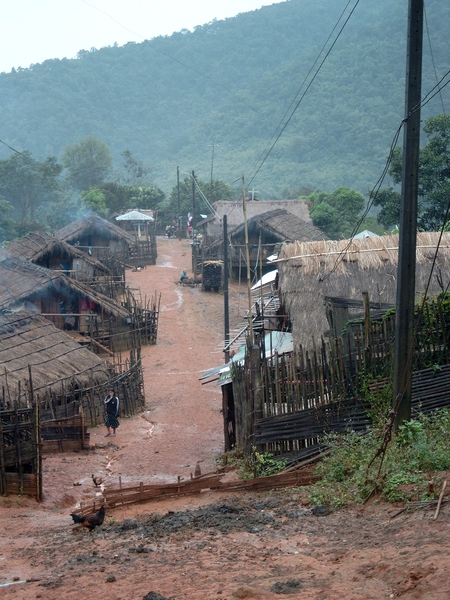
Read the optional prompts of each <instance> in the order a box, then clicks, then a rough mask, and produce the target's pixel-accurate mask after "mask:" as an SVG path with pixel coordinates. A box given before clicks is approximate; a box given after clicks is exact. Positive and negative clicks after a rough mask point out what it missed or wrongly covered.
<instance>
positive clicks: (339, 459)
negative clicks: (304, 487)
mask: <svg viewBox="0 0 450 600" xmlns="http://www.w3.org/2000/svg"><path fill="white" fill-rule="evenodd" d="M383 435H384V429H383V428H381V427H380V428H373V429H370V430H368V431H367V433H366V434H365V435H360V434H357V433H354V432H353V433H349V434H346V435H335V434H332V435H329V436H326V437H325V439H324V440H323V442H324V443H325V444H326V446H327V447H328V448H329V449H330V450H331V453H330V454H329V455H328V456H325V457H324V458H323V461H322V462H321V464H320V465H319V466H318V468H317V469H316V474H317V475H318V476H319V477H320V478H321V480H320V481H319V482H318V483H316V484H315V485H313V486H311V487H310V493H309V499H310V501H311V502H314V503H315V504H327V505H328V506H332V507H340V506H345V505H347V504H351V503H354V502H363V501H364V500H365V499H366V498H367V496H368V495H369V494H370V493H371V492H372V491H373V490H376V491H377V492H378V493H380V494H381V496H382V498H384V499H385V500H387V501H389V502H399V501H406V500H431V499H434V497H435V496H434V494H433V493H431V492H430V488H431V489H432V488H434V489H438V488H439V486H440V482H441V479H442V477H441V475H440V474H439V471H445V470H447V469H450V411H449V410H448V409H443V410H439V411H436V412H435V413H433V414H432V415H428V416H426V415H421V416H420V418H419V419H417V420H412V421H408V422H407V423H404V424H403V425H402V426H401V427H400V428H399V432H398V433H397V435H396V436H395V437H393V439H392V440H391V442H390V443H389V445H388V447H387V451H386V455H385V457H384V461H383V464H382V466H381V469H380V461H381V459H380V457H378V458H376V459H375V460H374V461H373V462H372V464H370V463H371V461H372V459H373V457H374V456H376V453H377V450H378V449H379V448H380V446H381V443H382V439H383ZM369 465H370V466H369ZM430 481H432V482H433V486H430V483H429V482H430Z"/></svg>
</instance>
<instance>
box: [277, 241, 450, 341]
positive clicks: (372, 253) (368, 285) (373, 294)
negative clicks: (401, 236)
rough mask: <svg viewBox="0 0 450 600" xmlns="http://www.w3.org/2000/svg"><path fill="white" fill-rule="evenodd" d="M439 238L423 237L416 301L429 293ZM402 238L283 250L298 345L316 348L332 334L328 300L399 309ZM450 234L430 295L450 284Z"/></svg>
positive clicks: (283, 287) (284, 288)
mask: <svg viewBox="0 0 450 600" xmlns="http://www.w3.org/2000/svg"><path fill="white" fill-rule="evenodd" d="M439 237H440V234H439V233H418V234H417V268H416V300H418V299H419V298H420V296H421V295H422V294H423V292H424V291H425V289H426V286H427V282H428V279H429V276H430V272H431V268H432V265H433V260H434V256H435V253H436V247H437V244H438V241H439ZM398 241H399V240H398V235H386V236H380V237H370V238H365V239H358V240H356V239H354V240H352V241H350V240H340V241H336V240H327V241H317V242H294V243H293V244H289V245H286V246H284V247H283V248H282V250H281V253H280V256H279V261H278V269H279V291H280V297H281V301H282V303H283V305H284V307H285V309H286V311H287V313H288V314H289V316H290V318H291V321H292V326H293V330H292V332H293V336H294V343H295V346H296V347H298V346H299V345H300V344H302V345H303V346H306V347H310V346H311V340H312V338H315V339H317V338H319V336H320V335H321V334H322V333H323V332H324V331H326V330H327V329H328V325H327V320H326V316H325V310H324V306H323V305H324V297H325V296H333V297H341V298H349V299H355V300H356V299H357V300H360V299H361V294H362V292H364V291H367V292H369V297H370V300H371V301H373V302H383V303H391V304H395V299H396V287H397V265H398ZM449 271H450V233H445V234H444V235H443V237H442V241H441V245H440V248H439V253H438V255H437V260H436V265H435V270H434V273H433V276H432V278H431V282H430V287H429V295H430V296H433V295H436V294H437V293H438V292H439V291H441V290H442V288H446V287H447V286H448V285H449V283H450V280H449V276H448V273H449Z"/></svg>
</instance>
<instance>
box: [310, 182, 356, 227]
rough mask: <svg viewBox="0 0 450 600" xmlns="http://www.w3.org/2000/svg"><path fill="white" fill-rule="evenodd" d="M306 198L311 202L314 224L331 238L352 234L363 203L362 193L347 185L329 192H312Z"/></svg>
mask: <svg viewBox="0 0 450 600" xmlns="http://www.w3.org/2000/svg"><path fill="white" fill-rule="evenodd" d="M308 199H309V200H310V201H311V202H312V203H313V208H312V211H311V218H312V221H313V223H314V225H315V226H316V227H318V228H319V229H321V230H322V231H324V232H325V233H326V234H327V235H329V236H330V238H332V239H339V238H347V237H349V236H350V235H352V233H353V232H354V228H355V226H356V224H357V221H358V216H359V215H360V213H361V211H362V210H363V208H364V204H365V200H364V196H363V195H362V194H360V193H359V192H355V191H354V190H351V189H349V188H347V187H340V188H337V189H336V190H334V192H332V193H331V194H327V193H326V192H314V193H313V194H311V195H310V196H309V197H308Z"/></svg>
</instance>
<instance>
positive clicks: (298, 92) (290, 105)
mask: <svg viewBox="0 0 450 600" xmlns="http://www.w3.org/2000/svg"><path fill="white" fill-rule="evenodd" d="M350 2H352V0H348V2H347V4H346V5H345V8H344V9H343V11H342V12H341V14H340V16H339V19H338V20H337V21H336V23H335V24H334V27H333V29H332V30H331V32H330V34H329V36H328V37H327V39H326V40H325V42H324V43H323V45H322V48H321V49H320V52H319V54H318V55H317V58H316V60H315V61H314V62H313V64H312V66H311V68H310V69H309V71H308V73H307V74H306V76H305V78H304V79H303V81H302V84H301V86H300V87H299V89H298V90H297V93H296V94H295V96H294V98H293V99H292V101H291V103H290V104H289V106H288V107H287V109H286V111H285V113H284V115H283V116H282V117H281V119H280V122H279V123H278V125H277V127H276V129H275V131H274V132H273V134H272V136H271V138H270V140H269V141H268V142H267V144H266V146H265V148H264V150H263V151H262V152H261V154H260V156H259V158H258V161H260V160H261V159H262V156H263V155H264V153H265V152H266V150H267V148H268V147H269V146H270V143H271V142H272V140H273V138H274V137H275V135H276V133H277V131H278V130H279V128H280V127H281V126H282V123H283V121H284V119H285V118H286V116H287V114H288V112H289V111H290V109H291V107H292V105H293V104H294V102H295V101H296V100H297V98H298V95H299V94H300V92H301V90H302V88H303V86H304V85H305V83H306V81H307V80H308V77H309V76H310V75H311V73H312V71H313V69H314V67H315V66H316V64H317V62H318V61H319V58H320V57H321V56H322V53H323V52H324V50H325V48H326V47H327V44H328V42H329V41H330V39H331V36H332V35H333V33H334V31H335V29H336V28H337V26H338V25H339V23H340V21H341V19H342V17H343V16H344V14H345V11H346V10H347V8H348V6H349V4H350ZM258 161H257V162H258Z"/></svg>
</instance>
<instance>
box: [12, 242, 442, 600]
mask: <svg viewBox="0 0 450 600" xmlns="http://www.w3.org/2000/svg"><path fill="white" fill-rule="evenodd" d="M158 254H159V257H158V261H157V265H156V266H149V267H147V268H146V269H144V270H141V271H137V272H131V271H130V272H128V273H127V278H128V283H129V285H130V287H131V288H133V289H134V290H135V292H136V294H139V293H140V294H141V295H142V296H147V297H151V296H153V295H154V293H155V292H157V293H158V294H161V312H160V320H159V330H158V343H157V345H156V346H151V347H147V348H145V349H144V350H143V356H144V358H143V364H144V378H145V393H146V410H145V412H143V413H142V414H140V415H137V416H133V417H130V418H122V419H121V425H120V427H119V429H118V431H117V436H116V437H115V438H105V437H104V434H105V433H106V431H105V428H104V427H99V428H95V429H92V430H91V431H90V434H91V449H90V451H89V452H84V453H82V452H80V453H68V454H64V455H61V454H60V455H49V456H46V458H45V460H44V499H43V501H42V502H41V503H39V504H38V503H36V502H35V501H34V500H30V499H27V498H23V497H16V496H9V497H4V498H0V518H1V525H2V526H1V529H0V598H16V599H17V600H19V599H22V600H25V599H26V600H29V599H32V598H43V599H45V600H52V599H55V600H56V599H58V600H64V599H66V598H67V599H69V598H74V599H75V598H77V599H78V598H94V599H99V600H103V599H104V600H120V599H121V600H141V599H143V598H145V597H146V596H147V600H158V599H159V600H162V599H164V598H166V599H169V598H170V599H172V600H209V599H213V598H214V599H222V600H233V599H235V598H255V599H261V600H269V599H274V598H279V597H280V596H287V597H289V598H302V600H310V599H311V600H312V599H314V600H368V599H374V600H378V599H381V598H398V597H401V598H403V599H405V600H406V599H407V600H410V599H416V598H423V599H429V600H441V599H442V600H444V599H448V598H450V573H449V564H450V561H449V554H450V509H449V508H448V506H449V505H448V504H445V505H443V508H442V510H441V512H440V514H439V516H438V517H437V519H436V520H433V511H432V510H423V511H420V512H419V511H417V512H412V513H408V512H404V513H402V514H400V515H398V516H396V517H393V515H394V514H395V512H396V511H397V510H398V507H394V506H392V505H387V504H383V503H379V504H377V503H372V504H370V505H366V506H364V507H351V508H347V509H345V510H340V511H335V512H331V514H329V515H326V516H315V515H314V514H313V513H312V512H311V509H310V507H309V506H308V503H307V500H306V492H305V491H304V490H301V489H297V490H284V491H278V492H271V493H267V492H266V493H258V494H256V493H244V492H242V493H234V494H221V495H219V494H218V493H215V492H204V493H202V494H200V495H197V496H192V497H184V498H175V499H166V500H164V501H159V502H149V503H146V504H141V505H134V506H128V507H122V508H117V509H109V510H107V515H106V518H105V522H104V524H103V526H102V527H101V528H97V529H96V530H95V531H94V532H93V533H92V534H90V533H88V532H87V531H86V532H85V531H81V532H79V533H74V526H73V524H72V520H71V517H70V512H71V511H72V510H73V509H75V508H76V507H77V506H79V505H80V502H92V500H93V499H95V497H96V494H100V493H101V492H100V491H98V490H97V489H96V488H95V486H94V485H93V482H92V478H91V474H92V473H95V474H96V475H98V476H101V477H103V478H104V485H105V486H116V485H117V484H118V481H119V476H120V478H121V480H122V483H123V484H124V485H126V484H130V483H138V482H140V481H143V482H147V483H148V482H154V483H157V482H174V481H176V479H177V477H178V476H180V477H183V478H185V479H186V478H190V473H193V472H194V469H195V466H196V465H197V463H198V464H199V465H200V467H201V470H202V472H203V473H207V472H210V471H214V469H215V467H216V461H217V460H218V459H219V458H220V455H221V453H222V450H223V434H222V428H223V425H222V418H221V414H220V408H221V394H220V389H219V388H218V387H216V386H215V384H208V385H201V382H200V381H199V377H200V375H201V373H202V371H203V370H204V369H207V368H209V367H211V366H216V365H219V364H221V363H222V362H223V354H222V352H221V340H222V338H223V325H222V323H223V318H222V313H223V297H222V296H221V295H220V294H214V293H205V292H203V291H202V290H201V288H197V287H196V288H188V287H182V286H180V285H179V284H178V283H177V281H178V277H179V274H180V272H181V270H182V269H183V268H188V271H190V268H189V267H190V262H191V259H190V244H189V241H188V240H181V241H179V240H173V239H170V240H169V239H162V238H161V239H158ZM245 299H246V292H245V290H243V289H241V290H240V289H239V288H238V287H237V286H236V285H235V286H232V289H231V291H230V307H231V311H230V312H231V315H230V319H231V322H232V323H234V324H237V323H238V322H239V321H241V320H242V316H243V314H244V311H245ZM75 531H76V530H75ZM151 592H153V594H152V593H151Z"/></svg>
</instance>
